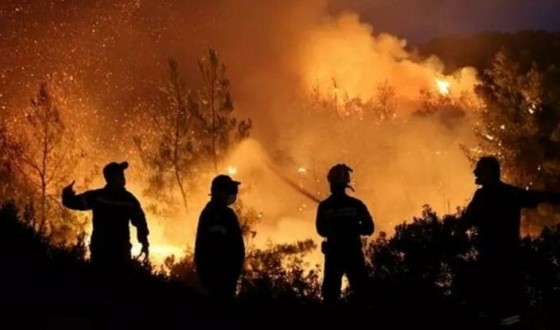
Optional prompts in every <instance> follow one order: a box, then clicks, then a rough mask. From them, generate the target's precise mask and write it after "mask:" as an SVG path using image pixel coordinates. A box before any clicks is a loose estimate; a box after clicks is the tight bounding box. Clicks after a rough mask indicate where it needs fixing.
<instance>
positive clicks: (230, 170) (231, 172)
mask: <svg viewBox="0 0 560 330" xmlns="http://www.w3.org/2000/svg"><path fill="white" fill-rule="evenodd" d="M227 172H228V174H229V175H236V174H237V167H235V166H229V167H228V168H227Z"/></svg>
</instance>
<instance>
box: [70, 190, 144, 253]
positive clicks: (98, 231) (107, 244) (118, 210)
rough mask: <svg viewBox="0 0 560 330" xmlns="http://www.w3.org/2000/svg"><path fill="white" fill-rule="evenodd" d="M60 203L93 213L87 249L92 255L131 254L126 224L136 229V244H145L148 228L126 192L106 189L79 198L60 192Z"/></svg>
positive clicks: (135, 201) (142, 214)
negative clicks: (88, 248) (89, 241)
mask: <svg viewBox="0 0 560 330" xmlns="http://www.w3.org/2000/svg"><path fill="white" fill-rule="evenodd" d="M62 204H63V205H64V206H66V207H68V208H71V209H74V210H81V211H86V210H92V211H93V232H92V234H91V243H90V249H91V253H92V256H93V255H94V254H102V255H113V254H116V255H119V254H120V253H121V252H122V253H126V252H127V251H128V253H130V248H131V244H130V231H129V223H132V225H134V226H135V227H136V233H137V238H138V241H139V242H141V243H145V244H147V243H148V234H149V230H148V225H147V223H146V217H145V215H144V211H143V210H142V207H141V206H140V203H139V202H138V200H137V199H136V197H134V195H132V194H131V193H130V192H128V191H127V190H126V189H122V190H113V189H109V188H107V187H104V188H101V189H97V190H89V191H86V192H84V193H82V194H79V195H74V194H73V193H71V192H69V191H63V193H62Z"/></svg>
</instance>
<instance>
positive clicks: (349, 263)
mask: <svg viewBox="0 0 560 330" xmlns="http://www.w3.org/2000/svg"><path fill="white" fill-rule="evenodd" d="M351 171H352V170H351V169H350V168H349V167H348V166H346V165H345V164H338V165H336V166H334V167H333V168H331V170H330V171H329V174H328V176H327V179H328V181H329V183H330V185H331V195H330V196H329V197H328V198H327V199H325V200H323V201H322V202H321V203H319V207H318V209H317V218H316V229H317V233H318V234H319V235H320V236H322V237H324V238H325V239H326V240H325V241H323V244H322V246H321V250H322V252H323V253H324V255H325V265H324V277H323V285H322V295H323V300H324V301H325V302H335V301H337V300H339V299H340V293H341V284H342V276H343V275H346V276H347V278H348V281H349V283H350V288H351V289H352V291H353V292H354V293H355V294H356V296H357V297H358V298H359V299H362V298H363V295H364V294H365V286H366V283H367V270H366V266H365V260H364V256H363V252H362V242H361V235H371V234H373V231H374V223H373V219H372V216H371V215H370V213H369V211H368V209H367V207H366V205H365V204H364V203H362V202H361V201H360V200H358V199H356V198H354V197H350V196H348V195H347V194H346V192H345V189H346V188H349V187H350V186H349V183H350V172H351Z"/></svg>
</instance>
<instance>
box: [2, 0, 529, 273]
mask: <svg viewBox="0 0 560 330" xmlns="http://www.w3.org/2000/svg"><path fill="white" fill-rule="evenodd" d="M33 3H35V2H30V3H29V5H28V7H29V8H28V7H26V10H25V11H26V16H21V14H18V13H11V12H10V13H9V15H7V17H6V20H5V24H4V25H3V26H6V27H9V31H3V30H0V41H1V42H0V45H10V47H12V46H13V48H14V49H13V50H12V49H10V50H9V51H5V52H4V53H3V54H4V55H5V56H4V57H3V63H5V65H3V66H1V67H0V90H1V91H2V93H0V112H1V116H0V119H2V120H6V121H8V122H9V126H10V129H11V132H16V133H17V132H25V130H24V129H20V128H21V125H23V124H25V118H22V117H21V116H20V115H21V111H20V110H21V109H24V108H25V107H26V106H27V105H28V104H29V98H30V97H31V96H33V95H34V93H35V92H36V88H37V86H38V83H39V82H40V81H42V80H47V81H48V82H49V84H50V86H51V87H52V88H53V93H55V94H56V97H57V101H58V105H59V110H60V112H61V118H62V119H63V120H64V122H65V124H66V128H67V131H66V134H69V135H71V136H72V137H73V139H74V141H75V142H76V145H77V146H78V147H79V148H80V152H81V153H83V157H82V158H81V162H80V163H79V164H78V166H77V168H76V169H75V170H74V171H73V172H72V173H71V174H69V175H68V180H67V181H68V182H71V181H72V180H74V179H75V180H76V182H77V184H76V189H77V190H78V191H79V192H81V191H84V190H86V189H92V188H97V187H100V186H103V185H104V182H103V179H102V176H101V170H100V169H101V168H102V166H103V165H104V164H106V163H107V162H110V161H113V160H117V161H122V160H128V161H129V162H130V168H129V169H128V170H127V172H126V173H127V182H128V189H129V190H130V191H131V192H133V193H134V195H135V196H137V198H138V199H139V200H140V201H141V203H142V205H143V206H144V209H145V211H146V215H147V219H148V223H149V227H150V232H151V234H150V243H151V250H152V258H153V260H154V262H157V263H160V262H162V261H163V259H164V258H165V257H166V256H168V255H170V254H176V255H178V256H180V255H182V254H183V253H184V251H185V250H186V249H187V248H192V245H193V244H194V234H195V231H196V226H197V220H198V215H199V213H200V211H201V210H202V208H203V207H204V205H205V204H206V203H207V201H208V198H209V197H208V191H209V184H210V180H211V178H212V176H213V175H214V174H215V173H213V171H212V170H208V171H206V169H214V168H215V167H214V166H213V165H214V164H212V165H210V164H208V166H206V167H205V166H200V168H201V170H200V171H193V172H192V173H190V172H189V179H192V180H193V183H192V184H191V185H189V187H188V190H187V199H188V210H185V209H184V207H183V205H182V203H180V202H176V201H180V200H181V195H180V192H179V191H178V190H177V189H176V187H171V186H167V185H166V186H165V187H163V188H161V189H160V190H158V191H155V192H154V191H148V189H147V188H148V186H149V183H150V180H151V179H152V178H151V175H152V174H153V172H151V169H150V168H149V167H148V166H145V165H144V163H143V159H142V157H141V155H140V154H139V152H138V148H137V147H136V145H135V144H134V142H133V141H134V137H137V136H138V135H142V137H145V139H146V141H147V142H148V143H149V142H154V141H155V139H154V135H155V134H156V133H155V132H154V131H155V129H154V127H156V126H157V123H155V121H154V120H153V118H151V117H150V115H149V110H153V109H157V111H159V112H163V111H166V110H168V109H169V108H172V105H170V103H169V100H167V99H166V98H165V95H163V94H162V93H161V90H160V86H162V85H165V84H166V81H165V77H166V70H167V67H166V66H165V63H166V61H167V59H168V58H169V57H170V56H177V58H176V59H177V61H178V62H179V63H180V69H181V76H182V77H183V78H184V79H185V85H186V86H188V87H189V88H193V95H194V94H196V93H195V90H194V89H196V88H199V87H200V86H199V85H197V84H198V83H199V80H201V79H200V74H199V72H198V67H197V65H196V64H197V62H196V60H197V58H199V56H200V54H201V53H202V52H204V50H205V49H204V48H205V47H207V46H208V45H212V47H214V48H216V49H217V50H218V51H219V55H220V59H222V60H223V61H224V63H225V64H226V66H227V76H228V79H229V81H230V83H231V96H232V98H233V100H234V103H235V111H234V112H233V115H234V116H236V117H237V118H239V119H241V118H251V119H252V120H253V129H252V130H251V134H250V136H251V139H247V140H245V141H244V142H243V143H240V144H238V145H236V146H235V147H234V148H233V150H230V152H228V153H227V155H228V157H227V158H226V159H222V161H221V162H220V163H219V164H216V165H217V168H218V169H219V170H220V171H223V172H224V173H227V174H229V175H232V176H236V180H237V179H239V180H241V181H242V182H243V189H242V192H241V193H240V199H241V200H242V201H243V205H244V206H246V207H247V208H248V209H251V210H254V211H256V214H258V218H259V222H258V223H257V224H256V225H255V226H256V228H255V229H256V231H257V236H256V237H255V239H254V243H255V244H256V245H257V246H259V247H264V246H266V245H267V244H268V242H270V241H271V242H274V243H286V242H288V243H290V242H294V241H295V240H302V239H307V238H311V239H314V240H315V241H316V242H317V243H319V242H320V238H319V237H318V235H317V233H316V232H315V226H314V219H315V212H316V204H315V202H314V201H311V198H309V196H308V197H305V196H303V195H302V194H301V193H298V192H297V191H295V190H294V188H293V187H290V186H289V185H287V184H286V183H285V182H284V181H282V180H281V179H280V178H278V175H277V173H274V172H273V171H271V170H270V168H269V167H268V166H267V163H273V164H275V165H276V166H277V167H278V168H279V171H281V172H282V174H283V175H285V176H286V177H289V178H290V179H292V180H293V181H294V182H296V183H297V185H298V186H299V187H301V189H303V190H305V191H307V192H309V193H310V194H311V195H312V196H315V197H316V198H318V199H322V198H325V197H327V196H328V185H327V183H326V178H325V176H326V171H327V170H328V168H329V167H330V166H332V164H335V163H337V162H345V163H348V164H349V165H350V166H351V167H352V168H353V169H354V172H353V177H352V181H353V186H354V187H355V189H356V191H355V193H353V194H354V195H355V196H356V197H358V198H360V199H362V200H363V201H364V203H366V205H368V207H369V208H370V211H371V213H372V214H373V216H374V217H375V219H376V228H377V232H376V234H377V233H379V232H380V231H386V232H388V233H392V230H393V228H394V226H395V225H396V224H399V223H402V221H405V220H409V219H411V218H412V217H413V216H414V215H417V214H418V213H419V212H420V211H421V208H422V205H423V204H425V203H428V204H430V205H431V206H433V207H434V209H435V210H437V211H438V212H440V213H442V212H453V210H454V207H455V206H462V205H464V204H465V201H466V200H467V199H468V197H469V196H470V194H471V193H472V191H473V190H474V189H475V186H474V184H473V182H472V173H471V172H472V171H471V169H470V164H469V162H468V160H467V159H466V157H465V156H464V154H463V152H462V150H461V149H460V148H459V145H471V144H472V143H473V141H474V137H473V133H472V127H473V122H474V121H473V120H472V118H471V117H468V116H467V117H465V119H464V121H463V122H461V123H460V125H458V126H457V127H455V128H454V129H453V130H449V128H448V127H446V126H445V125H442V123H441V122H439V121H438V119H434V118H424V119H418V118H417V117H414V116H411V113H413V112H414V111H415V110H417V109H418V108H419V107H420V106H421V100H420V90H426V89H427V90H433V89H434V88H435V87H437V88H438V90H439V92H440V93H441V94H443V95H449V97H450V98H453V99H454V100H455V98H457V97H458V95H461V96H462V95H467V96H470V95H471V94H472V89H473V86H474V85H475V84H476V83H477V80H476V73H475V72H474V70H473V69H471V68H462V69H460V70H458V71H456V72H453V73H451V74H449V75H445V74H444V73H443V72H446V71H445V70H444V67H443V65H442V63H441V61H439V60H438V59H437V58H436V57H430V58H426V59H418V58H415V57H414V56H412V55H411V54H409V53H408V52H407V51H406V48H405V46H406V40H404V39H402V38H400V37H398V36H394V35H391V34H389V33H380V32H378V31H376V30H375V29H374V27H373V26H371V25H369V24H365V23H364V22H362V21H361V20H360V17H358V16H357V15H356V14H355V13H351V12H345V13H343V14H340V15H333V14H331V13H330V12H329V10H328V3H327V1H326V0H313V1H299V0H285V1H252V0H239V1H217V2H215V1H171V2H169V3H167V2H161V1H136V2H135V3H134V5H123V6H99V8H97V7H96V8H94V9H95V10H89V9H91V8H90V6H92V5H89V4H86V3H87V2H84V8H83V9H82V8H81V7H80V8H78V9H75V8H71V9H68V10H66V9H64V8H66V7H68V6H61V8H59V7H57V6H55V7H53V8H52V12H49V13H50V14H49V15H48V17H45V15H44V13H43V12H42V10H43V9H44V8H43V6H42V5H37V8H35V7H34V6H35V5H33ZM36 3H40V2H36ZM68 8H70V7H68ZM65 10H66V11H65ZM248 12H251V13H254V15H252V19H251V20H248V19H247V13H248ZM22 17H24V19H22ZM100 18H103V19H100ZM209 22H212V23H211V24H210V23H209ZM0 25H1V24H0ZM28 25H29V26H31V25H32V26H34V28H33V29H31V28H28ZM100 31H101V32H100ZM77 36H79V37H77ZM6 47H8V46H6ZM197 47H200V48H197ZM0 48H2V46H0ZM4 50H7V48H4ZM436 77H439V78H438V79H437V80H435V81H436V82H435V84H436V86H435V87H434V79H436ZM442 84H443V85H442ZM440 85H441V86H440ZM451 86H453V88H452V89H451V88H450V87H451ZM380 87H383V88H380ZM442 87H443V88H442ZM380 91H381V92H380ZM382 92H383V93H385V94H383V93H382ZM367 103H370V104H373V105H374V106H372V107H370V108H369V110H368V111H370V112H371V111H382V110H387V109H382V110H379V108H389V110H390V111H391V113H390V114H387V115H384V116H379V117H380V118H381V117H382V118H385V119H384V120H385V121H383V120H381V121H379V122H375V121H374V120H373V119H371V117H373V116H372V113H364V109H365V107H364V104H367ZM333 108H334V111H333ZM372 109H373V110H372ZM389 110H387V111H389ZM529 111H531V110H529ZM341 114H343V115H344V116H341ZM366 115H370V117H367V116H366ZM434 150H437V151H438V153H434ZM301 164H305V166H302V165H301ZM203 165H204V164H203ZM165 171H170V170H169V169H167V168H166V169H165ZM60 188H61V187H59V186H53V187H50V189H51V190H50V191H49V193H50V194H51V195H52V196H55V197H56V198H58V196H60ZM164 193H166V194H169V196H171V197H172V199H174V200H175V202H176V203H175V204H173V203H171V204H170V206H169V207H168V208H167V209H164V210H160V209H159V208H163V207H162V206H163V203H162V202H161V201H160V200H159V199H158V198H157V197H161V196H157V195H158V194H162V195H163V194H164ZM132 230H134V229H132ZM131 236H132V237H134V235H131ZM134 249H135V251H136V253H137V252H138V251H139V246H138V245H137V244H136V243H135V247H134ZM320 259H321V255H320V252H318V254H315V255H314V257H312V258H311V260H313V262H320Z"/></svg>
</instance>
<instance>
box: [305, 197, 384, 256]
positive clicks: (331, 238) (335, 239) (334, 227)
mask: <svg viewBox="0 0 560 330" xmlns="http://www.w3.org/2000/svg"><path fill="white" fill-rule="evenodd" d="M315 225H316V229H317V233H318V234H319V235H321V236H322V237H325V238H327V242H328V243H327V244H328V246H329V248H330V249H335V250H348V249H350V250H355V249H361V247H362V241H361V238H360V236H361V235H371V234H373V231H374V223H373V219H372V216H371V215H370V213H369V211H368V209H367V207H366V205H365V204H364V203H362V202H361V201H360V200H359V199H356V198H354V197H351V196H348V195H346V194H332V195H330V196H329V197H328V198H327V199H325V200H324V201H322V202H321V203H319V207H318V209H317V218H316V222H315Z"/></svg>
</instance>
